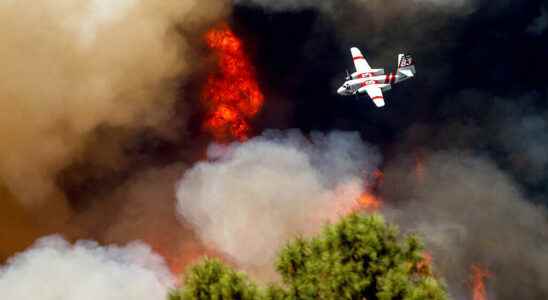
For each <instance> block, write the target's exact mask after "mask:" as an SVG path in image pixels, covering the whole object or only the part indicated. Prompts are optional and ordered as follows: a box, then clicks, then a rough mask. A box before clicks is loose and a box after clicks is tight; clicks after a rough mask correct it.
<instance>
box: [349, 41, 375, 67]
mask: <svg viewBox="0 0 548 300" xmlns="http://www.w3.org/2000/svg"><path fill="white" fill-rule="evenodd" d="M350 52H351V53H352V59H353V60H354V66H356V71H357V72H358V73H366V72H367V71H369V70H371V66H369V64H368V63H367V60H366V59H365V57H364V56H363V54H362V52H361V51H360V49H358V48H356V47H352V48H351V49H350Z"/></svg>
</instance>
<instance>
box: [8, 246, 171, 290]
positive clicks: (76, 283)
mask: <svg viewBox="0 0 548 300" xmlns="http://www.w3.org/2000/svg"><path fill="white" fill-rule="evenodd" d="M172 285H173V279H172V278H171V274H170V273H169V271H168V270H167V268H166V266H165V264H164V262H163V260H162V258H161V257H160V256H158V255H156V254H154V253H153V252H151V250H150V248H149V247H148V246H146V245H144V244H142V243H133V244H129V245H128V246H125V247H116V246H110V247H101V246H99V245H97V244H96V243H95V242H91V241H80V242H77V243H76V244H74V245H71V244H69V243H67V242H66V241H65V240H63V239H62V238H60V237H58V236H50V237H46V238H43V239H41V240H39V241H37V242H36V243H35V245H34V246H33V247H32V248H30V249H29V250H27V251H25V252H23V253H21V254H18V255H16V256H14V257H12V258H11V259H10V261H9V262H8V264H7V265H5V266H2V267H0V295H2V299H5V300H16V299H17V300H33V299H42V300H76V299H78V300H126V299H133V300H165V298H166V295H167V290H168V288H170V287H171V286H172Z"/></svg>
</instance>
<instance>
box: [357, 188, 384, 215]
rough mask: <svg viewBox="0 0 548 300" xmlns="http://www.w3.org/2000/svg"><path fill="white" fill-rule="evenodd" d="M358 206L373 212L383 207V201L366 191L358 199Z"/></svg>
mask: <svg viewBox="0 0 548 300" xmlns="http://www.w3.org/2000/svg"><path fill="white" fill-rule="evenodd" d="M357 206H358V209H365V210H367V211H369V212H373V211H377V210H379V209H380V208H381V206H382V201H381V200H380V199H379V198H378V197H377V196H375V195H373V194H370V193H365V194H363V195H362V196H361V197H360V198H359V199H358V200H357Z"/></svg>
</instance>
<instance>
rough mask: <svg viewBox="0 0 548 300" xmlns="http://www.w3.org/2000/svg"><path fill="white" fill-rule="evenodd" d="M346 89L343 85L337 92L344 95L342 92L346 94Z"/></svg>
mask: <svg viewBox="0 0 548 300" xmlns="http://www.w3.org/2000/svg"><path fill="white" fill-rule="evenodd" d="M344 91H345V88H344V87H342V86H341V87H340V88H339V89H338V90H337V94H339V95H342V94H344Z"/></svg>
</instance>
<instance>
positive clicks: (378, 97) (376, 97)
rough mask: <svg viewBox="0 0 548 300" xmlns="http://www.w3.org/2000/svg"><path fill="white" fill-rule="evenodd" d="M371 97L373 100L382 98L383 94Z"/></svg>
mask: <svg viewBox="0 0 548 300" xmlns="http://www.w3.org/2000/svg"><path fill="white" fill-rule="evenodd" d="M371 99H373V100H375V99H384V97H383V96H375V97H372V98H371Z"/></svg>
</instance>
